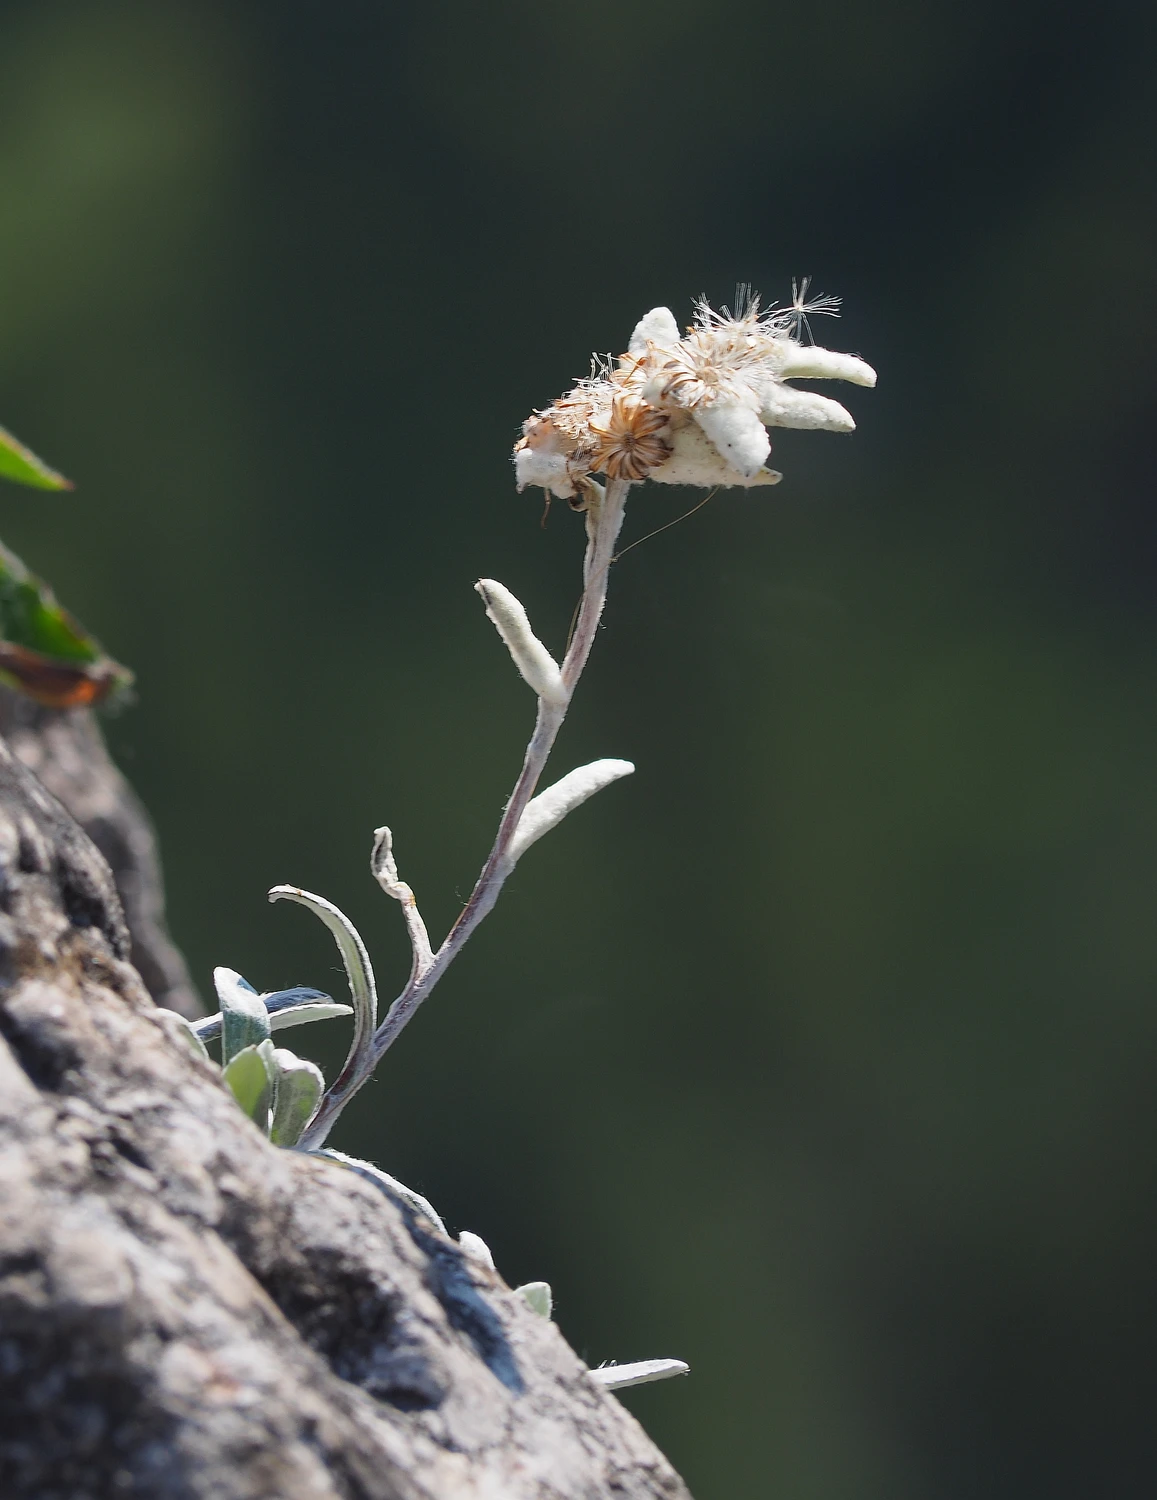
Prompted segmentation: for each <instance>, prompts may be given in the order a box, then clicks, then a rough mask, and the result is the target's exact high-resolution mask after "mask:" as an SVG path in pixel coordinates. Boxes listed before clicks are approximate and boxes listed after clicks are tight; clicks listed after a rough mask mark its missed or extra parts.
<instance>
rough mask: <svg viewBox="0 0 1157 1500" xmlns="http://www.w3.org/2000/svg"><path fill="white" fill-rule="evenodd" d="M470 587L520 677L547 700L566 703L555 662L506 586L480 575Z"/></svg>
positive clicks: (558, 703) (565, 692) (564, 691)
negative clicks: (476, 594) (479, 599)
mask: <svg viewBox="0 0 1157 1500" xmlns="http://www.w3.org/2000/svg"><path fill="white" fill-rule="evenodd" d="M474 588H475V591H476V592H477V593H479V594H480V595H481V596H482V602H483V604H485V606H486V613H487V614H488V615H489V616H490V618H491V620H492V621H493V622H494V628H495V629H496V630H497V631H498V634H499V635H500V636H501V637H502V639H503V640H504V641H505V642H506V649H507V650H508V651H509V652H510V655H511V656H512V657H513V659H514V665H515V666H516V667H517V668H518V670H519V671H520V672H521V673H522V676H523V678H524V680H525V681H526V682H528V683H529V684H530V686H531V687H532V688H533V689H534V691H535V692H536V693H537V694H538V696H539V697H540V698H545V699H546V701H547V702H548V703H554V704H556V705H561V704H564V703H566V701H567V691H566V688H565V687H564V686H563V681H562V673H561V671H560V670H559V665H558V662H556V661H555V659H554V657H553V656H551V654H550V652H549V651H548V650H547V649H546V647H545V646H544V645H543V644H542V642H541V641H540V640H539V638H538V637H537V636H536V635H535V633H534V631H533V630H531V628H530V621H529V620H528V619H527V617H526V611H525V610H524V609H523V607H522V605H521V604H520V603H519V602H518V600H517V599H516V598H515V597H514V595H513V594H512V593H511V592H510V590H509V589H508V588H504V587H503V586H502V584H500V583H496V582H495V581H494V579H493V578H480V579H479V580H478V582H477V583H476V584H475V585H474Z"/></svg>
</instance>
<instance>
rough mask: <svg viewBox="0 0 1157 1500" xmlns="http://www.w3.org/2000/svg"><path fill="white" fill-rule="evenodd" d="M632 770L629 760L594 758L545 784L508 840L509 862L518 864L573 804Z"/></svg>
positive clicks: (529, 803)
mask: <svg viewBox="0 0 1157 1500" xmlns="http://www.w3.org/2000/svg"><path fill="white" fill-rule="evenodd" d="M634 769H635V768H634V766H633V765H632V764H631V762H630V761H629V760H593V761H591V763H590V765H589V766H579V767H578V768H577V770H574V771H570V772H568V773H567V775H565V776H564V777H563V778H562V780H561V781H556V782H555V784H554V785H553V786H549V787H547V789H546V791H545V792H539V794H538V796H537V797H532V798H531V800H530V801H529V802H528V803H527V804H526V811H525V812H524V813H523V814H522V817H521V818H520V819H519V823H518V829H517V832H516V833H515V835H514V837H513V839H511V841H510V850H509V853H508V855H507V858H508V859H509V861H510V863H511V865H515V864H517V863H518V861H519V860H520V859H521V858H522V856H523V855H524V854H525V853H526V851H527V850H528V849H529V848H530V846H531V844H534V843H537V841H538V840H539V839H540V838H541V837H542V836H543V834H544V833H549V832H550V830H551V829H552V828H554V827H556V826H557V825H558V824H559V823H561V822H562V820H563V819H564V818H565V817H566V815H567V813H570V812H574V810H575V808H576V807H581V806H582V804H583V803H584V802H585V801H586V800H587V799H588V798H589V797H593V796H594V794H595V793H596V792H601V791H602V789H603V787H605V786H610V784H611V782H612V781H618V780H619V778H620V777H622V776H630V775H631V773H632V772H633V771H634Z"/></svg>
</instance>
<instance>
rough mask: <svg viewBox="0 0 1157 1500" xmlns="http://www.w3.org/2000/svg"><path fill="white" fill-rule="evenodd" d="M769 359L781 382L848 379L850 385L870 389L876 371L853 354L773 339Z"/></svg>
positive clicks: (874, 381)
mask: <svg viewBox="0 0 1157 1500" xmlns="http://www.w3.org/2000/svg"><path fill="white" fill-rule="evenodd" d="M773 344H774V353H773V355H772V359H773V360H774V361H776V362H778V374H779V377H780V379H781V380H848V381H850V382H851V383H852V384H853V385H866V386H874V385H875V384H876V372H875V370H873V369H872V367H871V365H870V364H867V363H866V362H865V361H864V360H862V359H860V358H859V357H858V356H857V355H855V354H839V353H837V352H836V351H835V350H834V349H819V348H817V347H816V345H814V344H797V343H796V342H795V340H794V339H775V340H774V341H773Z"/></svg>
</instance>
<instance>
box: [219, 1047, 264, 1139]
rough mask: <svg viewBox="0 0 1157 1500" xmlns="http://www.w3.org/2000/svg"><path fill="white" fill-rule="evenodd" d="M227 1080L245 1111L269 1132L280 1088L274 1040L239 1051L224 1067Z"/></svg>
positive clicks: (255, 1122) (261, 1127)
mask: <svg viewBox="0 0 1157 1500" xmlns="http://www.w3.org/2000/svg"><path fill="white" fill-rule="evenodd" d="M225 1082H226V1083H227V1084H228V1085H229V1088H230V1090H231V1091H232V1094H233V1097H234V1099H236V1100H237V1103H238V1104H239V1105H240V1106H241V1108H242V1110H244V1112H245V1113H246V1114H247V1115H248V1116H249V1118H250V1119H251V1120H252V1121H253V1123H254V1124H255V1125H256V1126H257V1128H258V1129H259V1130H263V1131H264V1132H265V1134H266V1135H268V1134H269V1124H270V1117H271V1114H272V1111H273V1108H274V1103H275V1098H276V1090H277V1064H276V1062H274V1060H273V1043H272V1042H269V1041H265V1042H262V1043H261V1044H260V1046H257V1047H245V1048H243V1049H242V1050H241V1051H240V1052H238V1053H237V1055H236V1057H234V1058H233V1059H232V1060H231V1061H230V1062H229V1063H228V1065H227V1066H226V1068H225Z"/></svg>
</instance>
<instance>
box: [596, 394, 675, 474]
mask: <svg viewBox="0 0 1157 1500" xmlns="http://www.w3.org/2000/svg"><path fill="white" fill-rule="evenodd" d="M668 425H669V420H668V417H667V415H666V413H665V412H661V411H657V410H656V409H655V408H654V407H653V406H648V405H647V403H646V402H645V401H643V400H642V398H641V397H639V396H637V395H632V394H625V395H618V396H615V397H614V398H613V399H612V401H611V404H610V407H609V409H608V410H607V411H606V412H604V413H602V414H600V416H598V417H592V419H591V421H590V430H591V433H592V434H593V435H594V439H595V444H596V446H595V452H594V454H593V456H592V459H591V468H592V469H594V470H596V471H598V472H600V473H603V474H605V475H606V476H607V478H608V479H631V480H637V479H646V477H647V475H648V474H649V473H650V472H651V470H652V469H654V468H657V467H658V466H659V464H661V463H663V462H664V460H665V459H667V458H669V457H670V455H671V444H670V442H669V441H668V438H667V428H668Z"/></svg>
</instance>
